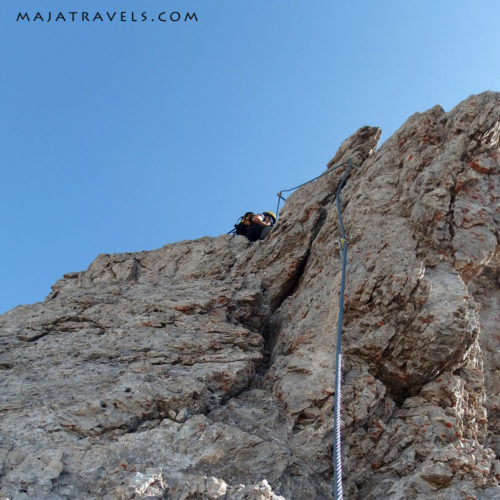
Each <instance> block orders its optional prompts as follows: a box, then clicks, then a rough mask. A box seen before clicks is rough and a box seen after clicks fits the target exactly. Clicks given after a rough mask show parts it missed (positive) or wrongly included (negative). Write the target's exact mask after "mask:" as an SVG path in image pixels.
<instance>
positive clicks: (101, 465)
mask: <svg viewBox="0 0 500 500" xmlns="http://www.w3.org/2000/svg"><path fill="white" fill-rule="evenodd" d="M379 137H380V130H379V129H377V128H371V127H363V128H362V129H360V130H359V131H358V132H356V133H355V134H354V135H353V136H352V137H350V138H349V139H347V140H346V141H345V142H344V143H343V144H342V145H341V146H340V149H339V150H338V152H337V154H336V155H335V157H334V159H333V160H332V162H330V163H329V168H330V167H331V166H332V165H334V164H335V165H337V164H339V163H340V162H342V161H344V160H347V159H348V158H352V159H353V162H354V163H355V165H356V166H357V168H356V169H353V170H351V172H350V174H349V177H348V179H347V183H346V185H345V187H344V188H343V190H342V192H341V201H342V213H343V217H344V224H345V228H346V233H347V238H348V241H349V247H348V270H347V284H346V294H345V308H344V310H345V316H344V329H343V352H344V370H343V410H342V436H343V461H344V471H343V473H344V495H345V497H346V498H350V499H355V498H358V499H378V498H384V497H385V498H388V499H415V498H417V499H427V498H437V499H458V498H463V499H465V498H470V499H471V498H476V499H493V498H500V493H499V488H498V480H499V479H500V462H499V460H498V455H499V453H500V420H499V414H498V408H499V405H500V374H499V370H500V351H499V344H500V336H499V327H498V324H499V321H498V320H499V300H500V288H499V283H500V274H499V273H500V255H499V252H498V237H499V221H500V205H499V197H500V184H499V172H500V162H499V154H500V94H498V93H492V92H486V93H483V94H481V95H477V96H472V97H470V98H468V99H467V100H465V101H464V102H462V103H461V104H459V105H458V106H457V107H456V108H455V109H453V110H452V111H450V112H448V113H445V112H444V111H443V110H442V109H441V108H440V107H439V106H436V107H434V108H432V109H430V110H429V111H427V112H425V113H421V114H420V113H419V114H415V115H414V116H412V117H410V118H409V120H408V121H407V122H406V123H405V124H404V125H403V126H402V127H401V128H400V130H398V131H397V132H396V133H395V134H394V135H393V137H391V138H390V139H388V140H387V141H386V142H385V143H384V144H383V145H382V146H381V147H380V148H379V149H378V150H377V143H378V140H379ZM304 175H305V177H307V175H308V173H307V172H305V173H304ZM312 175H314V173H312ZM312 175H311V176H312ZM342 175H343V169H338V170H332V171H331V172H330V173H329V174H327V175H325V176H323V177H321V178H320V179H318V180H317V181H315V182H312V183H310V184H308V185H306V186H304V187H302V188H300V189H299V190H297V191H296V192H295V193H294V194H293V195H292V196H290V198H289V199H288V200H287V202H286V204H285V206H284V207H283V210H282V211H281V214H280V218H279V220H278V223H277V225H276V227H275V229H274V230H273V232H272V233H271V235H270V236H269V237H268V239H267V240H265V241H263V242H258V243H256V244H253V245H250V244H249V243H248V242H247V240H246V239H245V238H243V237H235V238H233V237H230V236H227V235H224V236H220V237H218V238H201V239H199V240H195V241H183V242H179V243H176V244H172V245H167V246H165V247H163V248H161V249H158V250H153V251H149V252H145V251H144V252H137V253H130V254H115V255H101V256H99V257H98V258H97V259H96V260H95V261H94V262H93V263H92V264H91V265H90V267H89V268H88V269H87V270H86V271H83V272H80V273H71V274H68V275H66V276H65V277H64V278H63V279H61V280H59V281H58V282H57V283H56V284H55V285H54V286H53V291H52V293H51V294H50V295H49V296H48V297H47V299H46V300H45V301H44V302H43V303H38V304H34V305H30V306H20V307H17V308H15V309H13V310H12V311H9V312H8V313H6V314H4V315H2V316H0V355H1V358H0V374H1V379H2V384H1V389H0V498H2V499H5V498H12V499H25V498H37V499H40V498H46V499H67V498H71V499H73V498H79V499H90V498H106V499H111V498H123V499H125V498H145V497H149V498H151V497H156V498H172V499H181V498H209V499H223V498H226V499H240V498H250V499H264V498H280V497H283V498H286V499H312V498H331V483H332V476H333V466H332V458H331V455H332V429H333V417H332V410H333V385H334V384H333V379H334V369H335V366H334V359H335V347H336V346H335V342H336V341H335V333H336V327H337V325H336V322H337V308H338V301H339V283H340V271H341V261H340V258H339V250H338V248H337V241H338V238H339V223H338V214H337V209H336V205H335V203H334V201H335V192H336V190H337V186H338V184H339V182H340V178H341V176H342Z"/></svg>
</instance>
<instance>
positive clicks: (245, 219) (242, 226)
mask: <svg viewBox="0 0 500 500" xmlns="http://www.w3.org/2000/svg"><path fill="white" fill-rule="evenodd" d="M254 215H255V214H254V213H253V212H245V215H242V216H241V217H240V218H239V219H238V221H237V222H236V224H235V225H234V229H233V230H231V231H229V234H231V233H234V234H241V235H245V234H246V232H247V229H248V228H249V227H250V226H251V225H252V218H253V216H254Z"/></svg>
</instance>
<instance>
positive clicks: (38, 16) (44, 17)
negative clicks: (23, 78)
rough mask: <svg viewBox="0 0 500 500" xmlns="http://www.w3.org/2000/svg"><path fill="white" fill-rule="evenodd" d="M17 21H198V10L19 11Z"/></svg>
mask: <svg viewBox="0 0 500 500" xmlns="http://www.w3.org/2000/svg"><path fill="white" fill-rule="evenodd" d="M16 20H17V22H23V23H50V22H54V23H66V22H70V23H127V22H132V23H137V22H138V23H143V22H146V21H153V22H154V21H157V22H161V23H179V22H198V16H197V15H196V12H178V11H172V12H167V11H162V12H156V13H154V14H153V13H149V12H147V11H144V12H135V11H112V12H109V11H106V12H85V11H68V12H62V11H58V12H52V11H50V10H49V11H47V12H39V11H37V12H31V13H30V12H18V14H17V19H16Z"/></svg>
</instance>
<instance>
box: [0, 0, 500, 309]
mask: <svg viewBox="0 0 500 500" xmlns="http://www.w3.org/2000/svg"><path fill="white" fill-rule="evenodd" d="M69 4H71V6H70V7H69V8H68V7H67V6H68V5H69ZM37 11H40V14H41V17H42V18H43V19H44V22H41V21H40V20H34V17H35V16H36V13H37ZM49 11H50V12H51V16H52V19H51V21H50V22H47V19H48V13H49ZM59 11H61V12H62V13H63V15H64V16H65V18H66V22H63V21H62V19H61V20H59V21H58V22H57V23H56V22H54V18H55V17H56V16H57V15H58V13H59ZM70 11H72V12H78V14H76V15H74V17H75V21H72V20H71V18H72V15H71V14H69V12H70ZM82 11H84V12H88V13H89V18H90V19H92V18H94V17H95V15H96V13H100V15H101V17H103V18H104V19H105V21H104V22H103V21H100V20H99V18H97V20H96V21H89V22H87V21H82V20H81V15H82V14H81V13H82ZM115 11H116V12H117V14H116V16H115V18H114V20H113V21H107V20H106V12H109V13H110V15H112V13H113V12H115ZM122 11H124V12H126V13H125V15H124V17H125V19H127V21H125V22H122V21H120V20H119V19H118V18H120V17H121V14H120V12H122ZM143 11H146V14H145V16H146V18H147V21H144V22H142V21H141V19H142V16H141V12H143ZM163 11H165V12H166V14H163V15H162V18H163V19H168V16H169V14H170V12H176V11H177V12H180V14H181V16H182V19H184V17H185V14H186V12H189V13H193V12H194V13H196V17H197V19H198V22H195V21H187V22H184V21H182V20H181V21H179V22H171V21H168V22H160V21H159V19H158V15H159V13H161V12H163ZM18 12H22V13H24V12H27V13H28V14H29V16H30V18H31V21H30V22H27V21H16V19H17V16H18ZM132 12H134V18H136V19H139V20H138V21H137V22H133V21H132V20H131V17H132ZM173 17H174V19H175V18H176V17H177V15H176V14H174V16H173ZM151 19H154V21H152V20H151ZM499 25H500V2H498V0H479V1H477V2H472V1H471V0H468V1H465V0H453V1H451V0H441V1H435V0H434V1H430V0H419V1H410V0H407V1H402V0H393V1H383V0H381V1H379V2H375V1H371V0H365V1H353V2H347V1H342V2H341V1H335V0H310V1H308V2H305V1H299V0H251V1H250V0H176V1H172V0H134V1H131V0H121V1H118V0H100V1H96V0H76V1H74V2H70V3H68V2H67V1H66V0H44V1H43V2H40V0H1V2H0V42H1V43H0V64H1V77H0V99H1V101H0V102H1V111H0V140H1V147H0V165H1V169H2V170H1V173H2V175H1V183H0V204H1V207H0V208H1V212H0V213H1V220H2V242H1V243H2V244H1V248H0V274H1V281H0V283H1V286H0V313H1V312H5V311H6V310H8V309H10V308H12V307H14V306H16V305H19V304H27V303H33V302H37V301H41V300H43V299H44V297H45V296H46V295H47V294H48V293H50V286H51V285H52V284H53V283H54V282H55V281H56V280H57V279H59V278H60V277H62V275H63V274H64V273H67V272H71V271H80V270H84V269H86V268H87V267H88V265H89V264H90V262H91V261H92V260H93V259H94V258H95V257H96V256H97V255H98V254H100V253H113V252H130V251H139V250H150V249H154V248H158V247H161V246H163V245H165V244H166V243H170V242H174V241H179V240H183V239H194V238H198V237H201V236H204V235H210V236H216V235H219V234H222V233H225V232H227V231H228V230H230V229H231V228H232V227H233V224H234V222H235V220H236V219H237V218H238V216H239V215H240V214H241V213H243V212H245V211H247V210H252V211H261V210H269V209H271V210H275V208H276V202H277V198H276V193H277V192H278V191H279V190H281V189H286V188H288V187H292V186H295V185H297V184H299V183H301V182H303V181H305V180H307V179H309V178H311V177H314V176H316V175H318V174H320V173H321V172H322V171H323V170H324V168H325V164H326V163H327V161H328V160H329V159H330V158H331V157H332V156H333V154H334V153H335V151H336V149H337V148H338V146H339V145H340V143H341V142H342V140H344V139H345V138H347V137H348V136H349V135H350V134H351V133H353V132H354V131H355V130H357V129H358V128H359V127H361V126H363V125H376V126H380V127H381V128H382V129H383V131H384V134H383V137H382V139H386V138H387V137H389V136H390V135H391V134H392V133H393V132H394V131H395V130H396V129H397V128H399V127H400V126H401V125H402V123H403V122H404V121H405V120H406V118H408V117H409V116H410V115H411V114H413V113H414V112H417V111H425V110H426V109H428V108H430V107H431V106H433V105H435V104H441V105H442V106H443V107H444V108H445V109H446V110H449V109H451V108H452V107H453V106H455V105H456V104H458V102H460V101H461V100H463V99H465V98H466V97H468V96H469V95H471V94H476V93H479V92H482V91H484V90H500V64H499V61H498V59H499V55H498V54H499V50H500V30H499Z"/></svg>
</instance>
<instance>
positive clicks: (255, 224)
mask: <svg viewBox="0 0 500 500" xmlns="http://www.w3.org/2000/svg"><path fill="white" fill-rule="evenodd" d="M275 222H276V215H275V214H274V213H273V212H269V211H267V212H262V213H261V214H254V213H253V212H247V213H246V214H245V215H244V216H243V217H241V218H240V221H239V222H238V223H237V224H235V230H234V232H235V233H236V234H241V235H243V236H246V237H247V238H248V239H249V240H250V241H257V240H263V239H264V238H265V237H266V236H267V235H268V234H269V233H270V232H271V229H272V227H273V226H274V223H275Z"/></svg>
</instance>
